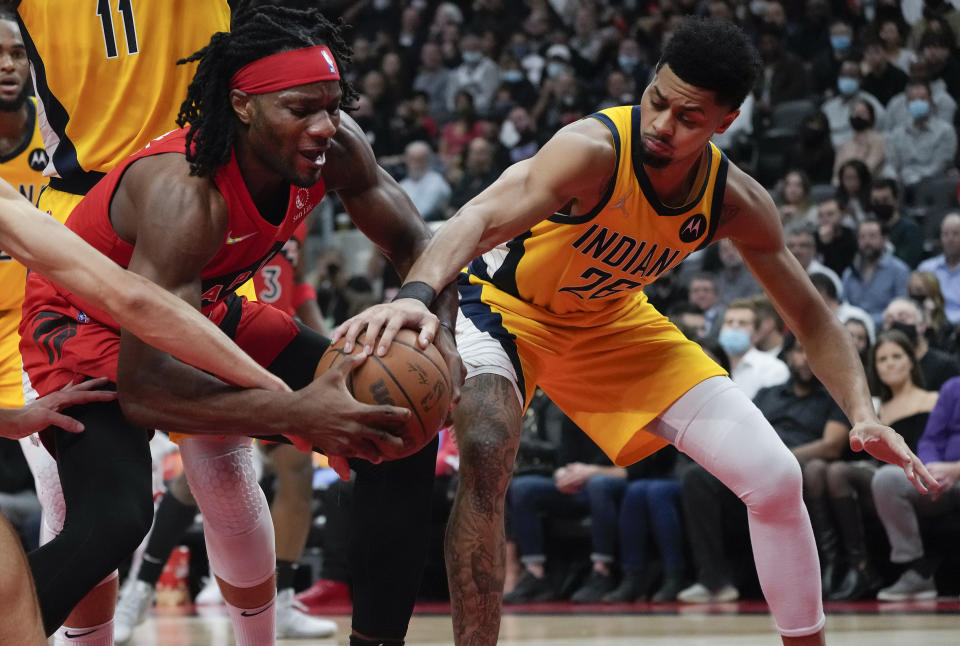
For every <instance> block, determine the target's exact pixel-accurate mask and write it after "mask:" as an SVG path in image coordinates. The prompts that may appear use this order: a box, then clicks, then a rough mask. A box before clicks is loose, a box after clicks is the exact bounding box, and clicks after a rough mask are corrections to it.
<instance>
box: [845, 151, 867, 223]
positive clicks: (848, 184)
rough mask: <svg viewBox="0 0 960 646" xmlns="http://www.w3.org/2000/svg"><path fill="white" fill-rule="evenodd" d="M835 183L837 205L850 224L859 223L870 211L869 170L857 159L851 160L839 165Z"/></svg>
mask: <svg viewBox="0 0 960 646" xmlns="http://www.w3.org/2000/svg"><path fill="white" fill-rule="evenodd" d="M837 181H838V186H837V204H838V205H839V206H840V208H841V209H843V212H844V214H845V215H846V216H849V217H850V219H851V222H853V223H856V222H859V221H860V220H862V219H863V218H864V217H866V215H867V212H868V211H869V210H870V186H871V185H872V184H873V176H872V175H871V173H870V169H869V168H867V165H866V164H864V163H863V162H862V161H860V160H859V159H851V160H850V161H846V162H844V163H842V164H840V169H839V170H838V171H837Z"/></svg>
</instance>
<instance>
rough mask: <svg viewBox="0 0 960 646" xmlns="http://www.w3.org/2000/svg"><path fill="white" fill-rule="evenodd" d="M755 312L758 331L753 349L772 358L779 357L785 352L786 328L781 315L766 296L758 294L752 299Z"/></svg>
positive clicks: (754, 338) (754, 336)
mask: <svg viewBox="0 0 960 646" xmlns="http://www.w3.org/2000/svg"><path fill="white" fill-rule="evenodd" d="M750 300H751V301H752V303H753V311H754V312H756V314H757V331H756V333H755V334H754V335H753V347H755V348H756V349H757V350H760V351H761V352H766V353H767V354H769V355H770V356H772V357H779V356H780V352H781V351H782V350H783V338H784V334H783V333H784V330H785V326H784V323H783V319H782V318H780V313H779V312H777V308H775V307H774V306H773V303H771V302H770V299H769V298H767V295H766V294H757V295H756V296H754V297H753V298H752V299H750Z"/></svg>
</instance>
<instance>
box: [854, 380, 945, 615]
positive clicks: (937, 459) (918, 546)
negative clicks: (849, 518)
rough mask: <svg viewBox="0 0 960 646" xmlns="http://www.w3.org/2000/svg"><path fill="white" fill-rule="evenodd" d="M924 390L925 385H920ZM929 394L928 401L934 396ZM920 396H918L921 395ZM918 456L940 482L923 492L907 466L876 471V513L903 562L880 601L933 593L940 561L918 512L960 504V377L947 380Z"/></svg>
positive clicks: (940, 511)
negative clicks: (928, 545)
mask: <svg viewBox="0 0 960 646" xmlns="http://www.w3.org/2000/svg"><path fill="white" fill-rule="evenodd" d="M921 392H922V391H921ZM931 398H932V397H931V396H930V395H927V396H926V397H924V398H923V399H922V401H923V403H924V404H926V402H927V401H928V400H929V399H931ZM918 399H919V398H918ZM917 457H919V458H920V459H921V460H922V461H923V463H924V464H925V465H926V466H927V468H928V469H929V470H930V473H931V474H932V475H933V476H934V477H935V478H936V479H937V483H938V487H937V488H936V489H935V490H934V491H933V492H931V493H930V495H926V496H921V495H920V494H919V493H918V492H917V491H916V489H914V487H913V485H912V484H910V482H909V481H908V480H907V479H906V477H905V476H904V475H903V472H902V471H900V473H894V472H893V471H896V470H897V469H896V468H895V467H894V468H893V469H891V468H890V467H889V466H888V465H883V466H881V467H880V469H879V470H878V471H877V473H876V475H875V476H874V477H873V482H872V489H873V498H874V500H876V502H877V514H878V515H879V516H880V521H881V522H882V523H883V529H884V530H885V531H886V533H887V539H888V540H889V541H890V560H891V561H892V562H893V563H896V564H897V565H900V566H902V567H903V568H904V570H903V573H902V574H901V575H900V578H898V579H897V581H896V582H895V583H894V584H893V585H891V586H889V587H886V588H884V589H882V590H880V592H879V593H878V594H877V599H879V600H881V601H912V600H917V599H933V598H936V596H937V586H936V583H935V582H934V580H933V574H934V569H935V565H936V564H935V562H934V561H933V559H931V558H929V557H927V556H926V553H925V551H924V547H923V538H922V536H921V535H920V525H919V521H918V517H919V516H933V517H937V516H943V515H945V514H949V513H956V512H957V511H958V510H960V486H958V485H957V482H958V480H960V378H954V379H951V380H950V381H948V382H946V383H945V384H944V385H943V388H942V389H941V390H940V395H939V397H938V398H937V400H936V404H935V405H934V406H933V409H932V410H931V412H930V414H929V417H928V419H927V424H926V428H925V429H924V431H923V435H921V436H920V439H919V440H918V442H917Z"/></svg>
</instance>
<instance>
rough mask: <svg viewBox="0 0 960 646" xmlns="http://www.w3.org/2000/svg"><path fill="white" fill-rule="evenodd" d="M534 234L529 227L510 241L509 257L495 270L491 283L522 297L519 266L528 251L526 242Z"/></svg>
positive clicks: (512, 294) (516, 296)
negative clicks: (518, 286)
mask: <svg viewBox="0 0 960 646" xmlns="http://www.w3.org/2000/svg"><path fill="white" fill-rule="evenodd" d="M532 235H533V231H531V230H530V229H527V230H526V231H524V232H523V233H521V234H520V235H518V236H517V237H516V238H514V239H513V240H511V241H510V242H508V243H507V249H509V251H508V252H507V257H506V258H504V259H503V264H501V265H500V267H499V268H498V269H497V270H496V271H495V272H493V276H491V277H490V282H491V283H493V284H494V285H496V286H497V287H499V288H500V289H502V290H503V291H505V292H506V293H508V294H510V295H511V296H513V297H514V298H520V292H519V291H518V290H517V266H518V265H519V264H520V260H521V259H522V258H523V254H524V253H526V249H525V248H524V243H525V242H526V241H527V239H528V238H530V236H532Z"/></svg>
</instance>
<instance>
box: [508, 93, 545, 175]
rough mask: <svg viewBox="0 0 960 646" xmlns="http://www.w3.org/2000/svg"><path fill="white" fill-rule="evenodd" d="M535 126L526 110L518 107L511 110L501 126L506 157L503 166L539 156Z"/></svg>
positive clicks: (538, 143)
mask: <svg viewBox="0 0 960 646" xmlns="http://www.w3.org/2000/svg"><path fill="white" fill-rule="evenodd" d="M535 126H536V124H534V122H533V119H531V118H530V113H529V112H528V111H527V109H526V108H524V107H521V106H517V107H515V108H513V109H512V110H510V114H508V115H507V118H506V119H504V121H503V125H502V126H500V145H501V146H502V149H503V154H504V155H505V159H504V160H503V161H502V163H501V164H500V165H501V166H504V167H505V166H509V165H511V164H515V163H517V162H518V161H523V160H524V159H529V158H530V157H533V156H534V155H535V154H537V151H538V150H539V149H540V142H539V141H538V139H537V130H536V127H535Z"/></svg>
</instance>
